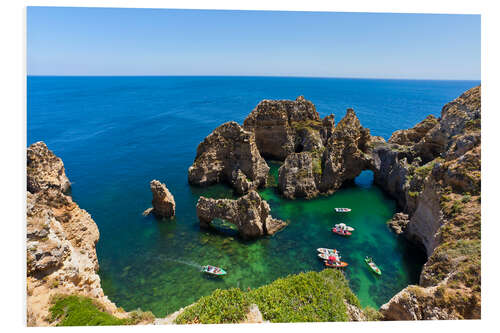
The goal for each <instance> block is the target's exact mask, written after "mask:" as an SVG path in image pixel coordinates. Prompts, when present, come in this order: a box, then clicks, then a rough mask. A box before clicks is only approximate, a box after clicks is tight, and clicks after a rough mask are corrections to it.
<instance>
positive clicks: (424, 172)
mask: <svg viewBox="0 0 500 333" xmlns="http://www.w3.org/2000/svg"><path fill="white" fill-rule="evenodd" d="M435 163H436V162H435V160H433V161H430V162H429V163H426V164H424V165H422V166H421V167H418V168H416V169H415V174H417V175H418V176H420V177H422V178H425V177H427V176H428V175H429V174H430V173H431V171H432V168H433V167H434V164H435Z"/></svg>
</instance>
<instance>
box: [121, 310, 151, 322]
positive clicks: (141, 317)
mask: <svg viewBox="0 0 500 333" xmlns="http://www.w3.org/2000/svg"><path fill="white" fill-rule="evenodd" d="M154 320H155V316H154V314H153V313H152V312H151V311H142V310H141V309H137V310H134V311H131V312H130V313H129V317H128V318H126V319H125V320H124V323H125V324H126V325H137V324H139V323H152V322H153V321H154Z"/></svg>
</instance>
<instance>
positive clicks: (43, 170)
mask: <svg viewBox="0 0 500 333" xmlns="http://www.w3.org/2000/svg"><path fill="white" fill-rule="evenodd" d="M26 169H27V186H28V191H30V192H32V193H35V192H39V191H41V190H45V189H48V188H55V189H58V190H60V191H61V192H66V191H68V190H69V188H70V186H71V184H70V182H69V179H68V177H66V172H65V171H64V165H63V162H62V160H61V159H60V158H59V157H57V156H56V155H54V153H53V152H52V151H50V150H49V149H48V148H47V146H46V145H45V143H44V142H42V141H39V142H36V143H34V144H32V145H31V146H30V147H29V149H28V152H27V165H26Z"/></svg>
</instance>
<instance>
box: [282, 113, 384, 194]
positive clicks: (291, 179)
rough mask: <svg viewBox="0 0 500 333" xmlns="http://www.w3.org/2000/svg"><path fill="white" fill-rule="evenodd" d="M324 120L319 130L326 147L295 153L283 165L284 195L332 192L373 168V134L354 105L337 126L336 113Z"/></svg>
mask: <svg viewBox="0 0 500 333" xmlns="http://www.w3.org/2000/svg"><path fill="white" fill-rule="evenodd" d="M323 124H324V127H323V128H322V129H321V131H322V132H321V133H320V134H318V136H320V137H321V138H323V140H324V144H323V147H322V148H321V149H312V150H307V151H303V152H301V153H292V154H290V155H288V156H287V158H286V159H285V163H283V165H282V166H281V167H280V169H279V186H278V189H279V190H280V191H281V193H282V194H283V196H285V197H287V198H290V199H293V198H296V197H303V198H308V199H310V198H313V197H316V196H317V195H318V194H319V193H328V194H331V193H333V192H335V191H336V190H337V189H339V188H340V187H341V186H342V184H343V183H344V182H346V181H350V180H353V179H354V178H356V177H357V176H358V175H359V174H360V173H361V171H363V170H365V169H370V168H372V156H371V154H369V151H370V149H371V145H370V144H371V142H372V137H371V136H370V132H369V130H368V129H365V128H363V127H362V126H361V124H360V122H359V119H358V117H357V116H356V114H355V112H354V110H353V109H349V110H347V113H346V115H345V117H344V118H342V119H341V120H340V122H339V123H338V124H337V126H336V127H333V124H334V123H333V115H331V116H327V117H325V118H324V119H323ZM374 140H379V139H378V138H374Z"/></svg>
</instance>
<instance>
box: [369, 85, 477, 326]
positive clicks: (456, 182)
mask: <svg viewBox="0 0 500 333" xmlns="http://www.w3.org/2000/svg"><path fill="white" fill-rule="evenodd" d="M480 142H481V90H480V87H476V88H473V89H470V90H468V91H467V92H465V93H464V94H462V95H461V96H460V97H458V98H457V99H455V100H454V101H452V102H450V103H448V104H447V105H445V106H444V107H443V110H442V112H441V117H440V118H439V119H435V118H433V117H428V118H426V119H425V120H424V121H423V122H421V123H419V124H417V125H416V126H415V127H414V128H413V129H409V130H402V131H397V132H395V133H394V134H393V135H392V137H391V139H390V140H389V142H388V143H379V144H377V145H376V147H375V148H374V150H373V160H374V169H375V182H376V183H377V184H379V185H380V186H381V187H383V188H384V189H385V190H386V191H388V192H389V193H390V194H392V195H393V196H394V197H395V198H396V199H397V200H398V202H399V204H400V206H401V207H403V209H404V211H405V212H406V213H407V214H408V215H409V221H406V222H405V228H404V232H403V234H404V235H405V236H406V237H408V238H410V239H412V240H414V241H416V242H417V243H419V244H422V245H423V247H424V248H425V250H426V252H427V254H428V256H429V259H428V261H427V263H426V264H425V266H424V268H423V271H422V273H421V277H420V285H419V286H409V287H407V288H405V289H404V290H403V291H401V292H400V293H398V294H397V295H396V296H394V297H393V298H392V299H391V300H390V301H389V302H388V303H387V304H385V305H383V306H382V307H381V312H382V313H383V314H384V316H385V318H386V319H388V320H410V319H459V318H480V316H481V313H480V312H481V294H480V292H481V277H480V275H481V274H480V272H481V262H480V257H481V252H480V242H481V240H480V232H481V226H480V223H481V209H480V191H481V146H480V144H481V143H480Z"/></svg>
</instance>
